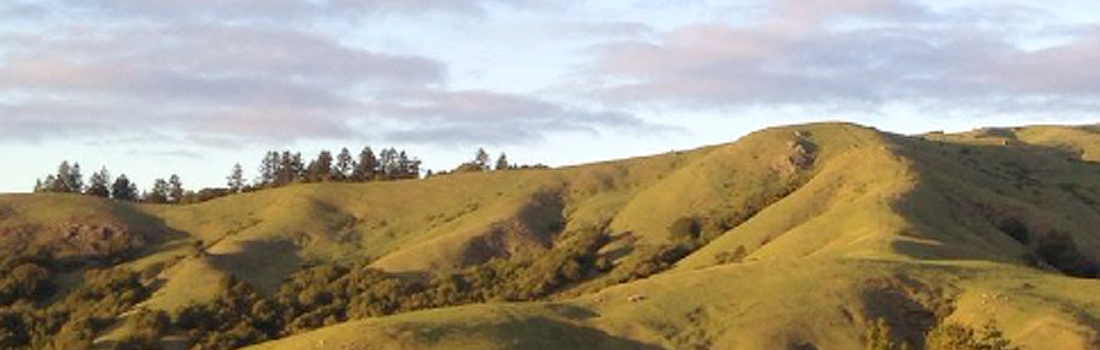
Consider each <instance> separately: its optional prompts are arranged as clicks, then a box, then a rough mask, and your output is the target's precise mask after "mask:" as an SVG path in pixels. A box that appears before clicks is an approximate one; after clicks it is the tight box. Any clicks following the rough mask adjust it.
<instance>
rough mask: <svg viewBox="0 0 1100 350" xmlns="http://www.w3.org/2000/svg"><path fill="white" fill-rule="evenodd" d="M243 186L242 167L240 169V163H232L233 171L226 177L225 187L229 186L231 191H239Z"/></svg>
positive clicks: (242, 189)
mask: <svg viewBox="0 0 1100 350" xmlns="http://www.w3.org/2000/svg"><path fill="white" fill-rule="evenodd" d="M244 186H245V183H244V169H241V163H237V164H233V171H232V172H230V173H229V177H227V178H226V187H229V192H231V193H241V191H244Z"/></svg>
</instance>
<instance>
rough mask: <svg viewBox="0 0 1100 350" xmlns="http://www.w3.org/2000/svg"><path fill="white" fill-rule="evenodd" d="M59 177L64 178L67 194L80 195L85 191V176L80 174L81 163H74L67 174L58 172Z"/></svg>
mask: <svg viewBox="0 0 1100 350" xmlns="http://www.w3.org/2000/svg"><path fill="white" fill-rule="evenodd" d="M64 164H65V163H62V165H64ZM58 176H60V177H62V181H63V182H64V184H65V192H68V193H80V192H82V191H83V190H84V175H83V174H81V172H80V163H76V162H74V163H73V165H72V166H71V167H69V168H68V171H67V172H64V173H63V172H58Z"/></svg>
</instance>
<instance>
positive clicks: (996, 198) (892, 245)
mask: <svg viewBox="0 0 1100 350" xmlns="http://www.w3.org/2000/svg"><path fill="white" fill-rule="evenodd" d="M795 129H799V130H801V133H800V134H802V137H805V138H806V139H808V141H809V142H812V143H813V144H814V146H815V147H816V162H815V163H814V165H813V167H812V168H811V169H806V170H805V171H804V172H803V173H798V172H797V171H796V172H795V173H793V174H784V173H783V171H781V170H777V169H776V167H773V166H768V165H770V164H774V162H775V159H782V157H783V156H784V155H785V153H784V152H785V150H786V149H788V147H787V144H789V141H790V140H789V138H790V137H794V136H790V135H794V133H793V130H795ZM1073 130H1076V131H1073V132H1071V133H1070V134H1072V135H1075V137H1064V136H1060V137H1057V139H1058V140H1059V142H1060V143H1059V144H1057V145H1056V146H1057V147H1058V149H1089V148H1088V147H1091V146H1089V145H1093V144H1095V140H1100V136H1098V135H1096V134H1095V133H1094V132H1091V131H1085V132H1080V130H1078V129H1073ZM1044 132H1047V131H1036V130H1033V129H1019V130H1016V131H1014V132H1013V134H1012V135H1007V136H1005V137H995V136H990V135H985V134H982V135H977V134H963V135H946V136H942V137H937V136H928V137H927V138H915V137H902V136H897V135H887V134H882V133H878V132H876V131H874V130H870V129H864V128H859V127H855V126H849V125H839V126H838V125H810V126H801V127H798V128H782V129H773V130H766V131H763V132H760V133H756V134H754V135H750V136H749V137H746V138H745V139H743V140H742V141H740V142H738V143H736V144H733V145H727V146H720V147H717V148H715V149H713V150H712V151H709V152H708V154H707V155H705V156H702V157H698V158H697V159H698V160H695V161H693V162H688V163H687V164H685V165H684V166H683V167H681V168H679V170H678V171H674V172H671V173H670V174H669V175H668V176H667V177H664V178H661V179H658V181H657V182H654V183H653V184H651V185H649V186H645V188H644V189H642V190H641V191H638V193H637V194H636V195H634V196H633V198H631V199H630V201H629V202H628V203H627V204H626V205H625V206H623V209H622V210H621V211H619V212H618V213H616V214H615V216H614V219H613V221H612V228H614V229H617V230H631V231H636V232H640V235H641V236H643V237H650V236H652V237H654V238H658V239H659V238H663V237H661V236H660V235H661V234H663V233H664V232H662V231H663V230H662V228H664V227H667V225H668V223H669V222H671V221H672V220H674V219H675V218H678V217H683V216H690V215H706V214H708V213H711V212H713V211H714V210H716V209H717V210H723V205H728V207H726V208H730V207H732V208H737V206H738V205H742V204H741V203H746V202H739V201H747V200H746V199H744V198H751V194H748V193H746V192H750V191H751V190H756V191H760V188H761V187H762V186H758V185H757V184H759V183H761V182H765V183H775V182H776V181H787V182H788V183H790V184H793V185H794V187H795V189H794V190H793V191H791V192H790V193H789V194H788V195H786V196H784V197H782V198H780V199H778V200H776V201H772V202H767V204H770V205H768V206H766V207H765V208H764V209H763V210H761V211H760V212H759V213H756V214H755V215H754V216H752V217H751V218H749V219H748V220H747V221H746V222H744V223H743V224H741V225H739V226H737V227H735V228H733V229H732V230H730V231H728V232H726V233H725V234H723V235H722V236H720V237H719V238H718V239H716V240H714V241H713V242H712V243H711V244H709V245H707V246H706V247H704V248H703V249H701V250H699V251H698V252H697V253H695V254H693V255H692V256H689V257H688V258H686V259H685V260H683V261H681V263H680V264H679V265H678V266H677V268H676V269H675V270H674V271H672V272H668V273H664V274H661V275H658V276H655V277H653V278H650V279H647V280H643V281H638V282H634V283H629V284H624V285H619V286H615V287H611V288H608V289H605V290H603V291H601V292H599V293H596V294H593V295H586V296H582V297H579V298H577V299H571V300H569V301H566V304H567V305H571V306H574V307H577V308H580V309H582V310H586V313H591V314H592V315H593V316H591V317H588V318H585V319H583V320H581V321H583V322H582V323H581V324H582V325H583V326H585V327H593V328H595V329H600V330H602V331H604V332H607V334H609V335H611V336H613V337H615V338H617V339H634V340H636V341H638V342H640V343H645V344H650V345H655V346H660V347H664V348H685V349H690V348H792V347H797V346H801V345H806V344H813V345H815V346H817V347H818V348H858V347H859V344H860V342H861V338H860V336H861V330H862V328H863V325H864V324H865V322H867V321H868V320H869V319H871V318H873V317H885V318H887V319H889V320H891V321H892V323H894V324H897V325H900V327H898V328H899V329H900V330H901V331H902V332H904V333H905V335H906V336H907V337H909V338H911V339H914V340H916V339H917V338H918V337H917V334H919V333H921V332H923V331H924V330H927V328H928V327H929V326H930V325H931V320H933V319H935V318H936V317H947V318H948V319H952V320H958V321H961V322H971V323H979V324H980V323H981V322H984V320H986V319H989V318H994V319H997V320H998V322H999V323H998V325H999V326H1000V327H1001V328H1002V329H1004V330H1006V332H1007V333H1008V334H1009V336H1010V337H1012V338H1014V339H1015V340H1016V341H1017V342H1018V343H1020V344H1023V345H1025V346H1028V348H1032V349H1042V348H1064V349H1085V348H1091V347H1093V346H1095V343H1094V342H1095V340H1094V339H1095V337H1096V327H1097V326H1098V324H1097V322H1096V319H1097V317H1098V316H1100V308H1098V307H1097V302H1098V300H1097V299H1096V297H1095V295H1097V294H1096V293H1097V292H1098V291H1100V284H1098V283H1097V282H1096V281H1095V280H1083V279H1075V278H1070V277H1064V276H1062V275H1061V274H1058V273H1054V272H1051V270H1050V267H1049V266H1047V267H1045V268H1046V269H1047V270H1043V269H1035V268H1029V267H1024V261H1025V260H1024V259H1023V258H1022V257H1021V256H1022V255H1024V254H1027V253H1028V252H1030V251H1033V250H1034V243H1033V242H1034V241H1033V242H1032V243H1029V244H1024V243H1021V242H1017V241H1016V240H1013V239H1012V238H1010V237H1008V236H1007V235H1006V234H1004V233H1003V232H1001V231H1000V230H999V229H998V225H999V224H1001V222H1002V221H1003V220H1004V219H1006V218H1015V219H1019V220H1020V221H1022V222H1023V223H1024V225H1025V226H1027V228H1028V230H1029V231H1031V232H1032V234H1033V235H1034V238H1035V239H1038V237H1041V236H1044V235H1047V234H1050V233H1051V232H1065V233H1068V234H1070V235H1072V236H1073V237H1074V239H1075V241H1076V242H1077V243H1078V245H1079V247H1078V248H1079V250H1080V251H1081V252H1082V253H1084V254H1090V255H1091V254H1097V253H1098V252H1100V249H1098V248H1100V247H1098V246H1096V245H1095V241H1096V240H1097V239H1098V238H1100V237H1098V236H1096V234H1095V232H1094V231H1093V230H1091V229H1090V228H1093V227H1100V223H1097V222H1096V221H1095V219H1096V218H1095V216H1096V211H1097V209H1098V208H1097V207H1096V206H1095V205H1094V204H1089V203H1095V202H1090V200H1091V199H1090V198H1093V197H1092V196H1093V195H1094V194H1095V193H1093V192H1092V189H1093V188H1098V187H1097V186H1098V185H1100V173H1098V172H1097V171H1096V169H1097V167H1096V165H1095V164H1093V163H1087V162H1082V161H1081V160H1080V158H1076V157H1071V156H1065V155H1063V154H1062V153H1059V152H1060V151H1058V150H1054V149H1051V148H1049V146H1055V145H1054V144H1051V143H1050V142H1049V141H1039V139H1038V138H1036V137H1037V136H1034V135H1032V133H1034V134H1040V133H1044ZM1059 132H1060V133H1062V134H1061V135H1064V134H1065V133H1067V132H1066V131H1065V130H1060V131H1059ZM757 139H760V141H757ZM1010 140H1014V141H1015V142H1008V141H1010ZM1028 140H1033V141H1028ZM1047 140H1049V139H1047ZM1026 142H1035V144H1034V145H1032V144H1027V143H1026ZM1037 146H1043V147H1037ZM742 150H748V151H744V153H739V151H742ZM1081 154H1082V155H1084V157H1086V158H1085V159H1089V158H1088V154H1089V153H1088V151H1082V152H1081ZM749 155H755V156H756V157H755V159H753V158H752V157H751V156H749ZM769 158H770V159H769ZM746 164H750V165H746ZM742 167H743V168H742ZM744 168H748V169H747V170H744ZM723 174H725V176H723ZM785 176H786V177H785ZM1066 183H1073V184H1074V186H1072V187H1071V186H1067V185H1065V184H1066ZM737 184H744V185H745V186H746V187H745V188H736V187H733V186H736V185H737ZM776 191H779V192H781V191H782V190H781V189H780V190H776ZM757 196H758V197H757V198H767V197H768V196H767V195H757ZM765 201H767V200H766V199H765ZM730 203H734V204H732V205H731V204H730ZM737 246H744V247H746V248H748V249H749V251H750V252H751V254H750V255H749V257H748V259H747V261H746V262H744V263H739V264H726V265H718V264H717V263H716V261H715V259H714V256H715V255H716V254H717V253H719V252H722V251H731V250H733V249H734V248H736V247H737ZM638 295H644V296H645V300H644V301H640V302H631V301H628V299H629V297H630V296H638ZM501 307H503V306H498V305H481V306H473V307H472V308H475V309H478V310H480V311H479V312H480V313H487V314H494V313H496V312H498V309H499V308H501ZM509 307H510V306H509ZM464 310H465V309H464ZM433 312H440V313H446V312H449V311H446V310H438V311H433ZM464 312H468V311H464ZM532 313H534V312H532ZM419 317H427V316H420V314H409V315H404V316H401V317H395V318H383V319H378V320H368V321H362V322H354V323H349V324H345V325H341V326H339V327H340V328H338V330H339V332H338V331H337V330H335V329H326V330H322V331H318V332H314V333H308V334H305V335H302V336H298V337H294V338H291V339H287V340H285V341H284V342H274V343H271V344H267V345H266V347H265V348H269V349H283V348H286V349H289V348H294V347H293V346H290V345H289V344H306V343H308V342H312V341H321V340H322V339H327V340H325V341H343V342H348V343H351V344H383V343H388V342H390V341H393V339H394V338H392V336H390V335H387V333H384V332H383V333H377V331H378V330H379V329H384V328H386V327H393V326H392V323H394V322H396V323H397V324H403V325H413V324H416V322H418V321H417V320H418V319H419ZM381 323H387V324H390V325H389V326H385V327H383V326H379V324H381ZM451 324H452V325H453V326H456V327H460V326H461V325H468V324H467V323H466V322H465V321H462V320H461V318H460V317H456V318H455V319H454V320H453V321H451ZM478 332H483V333H485V334H483V335H479V336H478V339H480V340H481V341H485V340H492V341H494V342H492V343H491V344H494V346H505V347H506V346H508V344H513V343H509V342H516V341H518V344H525V341H532V339H531V338H526V339H519V340H516V339H507V340H501V339H497V338H496V337H498V336H499V335H500V334H501V332H505V331H503V330H500V329H498V328H496V327H483V328H478ZM494 339H495V340H494ZM295 342H302V343H295ZM420 345H422V346H426V345H432V343H420ZM582 348H583V347H582ZM590 348H597V347H596V346H594V345H591V343H590Z"/></svg>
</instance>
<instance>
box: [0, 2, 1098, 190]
mask: <svg viewBox="0 0 1100 350" xmlns="http://www.w3.org/2000/svg"><path fill="white" fill-rule="evenodd" d="M815 121H847V122H854V123H860V124H864V125H868V126H873V127H876V128H879V129H882V130H886V131H891V132H897V133H906V134H915V133H920V132H927V131H933V130H946V131H962V130H968V129H971V128H975V127H980V126H1009V125H1025V124H1082V123H1096V122H1098V121H1100V2H1097V1H1093V0H1044V1H1038V0H1036V1H1012V0H1003V1H993V0H986V1H979V0H961V1H917V0H822V1H810V0H746V1H705V0H676V1H674V0H634V1H627V0H600V1H584V2H581V1H548V0H546V1H540V0H513V1H504V0H230V1H214V0H113V1H112V0H42V1H29V0H6V1H3V2H2V3H0V192H26V191H29V190H30V189H31V188H32V187H33V185H34V182H35V179H37V178H43V177H45V176H46V175H47V174H51V173H53V172H55V171H56V169H57V165H58V164H59V163H60V162H61V161H63V160H69V161H76V162H79V163H80V165H81V166H82V168H83V169H84V172H85V173H86V174H88V173H91V172H92V171H94V170H97V169H100V168H101V167H106V168H107V169H108V170H109V171H110V172H111V173H112V174H113V175H118V174H120V173H125V174H126V175H128V176H129V177H130V178H131V179H133V180H135V181H136V182H137V183H138V185H139V186H141V187H142V188H148V186H149V185H151V184H152V182H153V179H155V178H167V177H168V176H169V175H171V174H173V173H175V174H179V175H180V176H181V178H182V179H183V182H184V185H185V186H186V187H189V188H200V187H213V186H223V185H224V184H225V177H226V176H227V175H228V174H229V173H230V170H231V168H232V166H233V164H234V163H240V164H241V165H242V166H243V167H244V169H245V175H246V176H247V177H255V176H256V169H257V168H258V165H259V160H260V158H261V157H262V155H263V154H264V152H266V151H267V150H283V149H290V150H295V151H301V152H302V153H303V155H305V156H307V157H310V158H312V157H314V156H315V155H316V154H317V152H319V151H320V150H323V149H327V150H332V151H338V150H339V149H340V148H341V147H348V148H349V149H351V151H352V152H353V153H357V152H358V151H359V150H360V149H362V148H363V147H365V146H372V147H373V148H375V149H379V148H382V147H397V148H401V149H406V150H408V151H409V152H410V153H411V154H413V155H415V156H417V157H419V158H420V159H422V160H423V161H424V164H425V167H426V168H427V169H436V170H439V169H450V168H454V167H455V166H456V165H458V164H459V163H461V162H463V161H467V160H469V159H472V158H473V155H474V154H475V152H476V150H477V149H478V148H479V147H484V148H485V149H486V150H488V151H489V152H490V153H492V154H494V156H495V155H496V154H499V153H500V152H505V153H507V155H508V158H509V159H510V160H512V161H513V162H517V163H526V164H534V163H544V164H549V165H554V166H561V165H570V164H579V163H585V162H592V161H598V160H607V159H616V158H623V157H630V156H639V155H646V154H653V153H661V152H667V151H670V150H677V149H690V148H694V147H699V146H703V145H708V144H715V143H724V142H730V141H733V140H735V139H737V138H738V137H740V136H743V135H745V134H746V133H748V132H751V131H753V130H757V129H760V128H763V127H768V126H777V125H786V124H797V123H806V122H815Z"/></svg>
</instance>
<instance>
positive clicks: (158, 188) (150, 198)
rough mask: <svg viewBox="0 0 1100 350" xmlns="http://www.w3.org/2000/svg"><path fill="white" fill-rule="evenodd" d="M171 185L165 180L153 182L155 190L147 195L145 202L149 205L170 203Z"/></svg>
mask: <svg viewBox="0 0 1100 350" xmlns="http://www.w3.org/2000/svg"><path fill="white" fill-rule="evenodd" d="M168 192H169V185H168V181H164V179H156V180H155V181H153V188H152V189H151V190H150V191H149V192H146V193H145V196H144V197H145V198H144V199H145V201H146V202H149V203H158V204H162V203H168Z"/></svg>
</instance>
